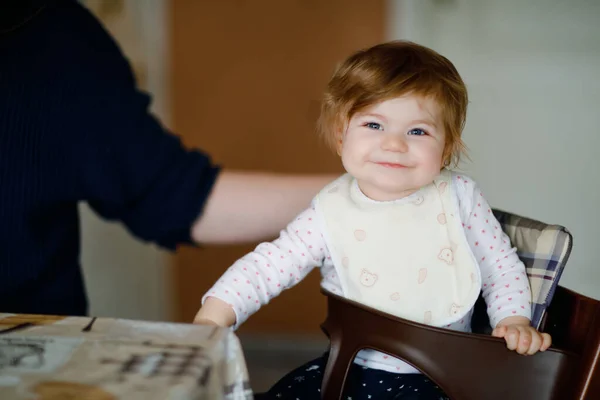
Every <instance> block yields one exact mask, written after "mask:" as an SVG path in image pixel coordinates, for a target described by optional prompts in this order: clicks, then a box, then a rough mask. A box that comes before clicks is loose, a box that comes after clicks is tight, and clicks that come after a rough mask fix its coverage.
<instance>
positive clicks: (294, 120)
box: [171, 0, 385, 334]
mask: <svg viewBox="0 0 600 400" xmlns="http://www.w3.org/2000/svg"><path fill="white" fill-rule="evenodd" d="M171 7H172V10H171V11H172V19H171V27H172V38H171V39H172V46H171V48H172V62H173V64H172V70H171V75H172V79H173V81H172V109H173V123H174V128H175V131H176V132H178V133H179V134H180V135H182V136H183V138H184V141H185V142H186V143H187V144H188V145H191V146H197V147H200V148H202V149H205V150H206V151H208V152H210V153H211V154H212V156H213V157H214V159H215V161H217V162H218V163H220V164H222V165H224V166H226V167H227V168H231V169H234V168H235V169H246V170H272V171H278V172H289V173H316V172H342V169H341V165H340V162H339V160H338V158H337V156H335V155H334V154H332V153H331V152H330V151H329V150H328V149H327V148H326V147H325V145H324V144H322V143H321V142H320V140H319V139H318V137H317V135H316V134H315V122H316V119H317V116H318V110H319V103H320V97H321V93H322V91H323V89H324V86H325V84H326V82H327V80H328V79H329V77H330V75H331V73H332V71H333V68H334V66H335V64H336V63H337V62H339V61H341V60H342V59H343V58H345V57H346V56H347V55H348V54H349V53H350V52H352V51H354V50H356V49H359V48H362V47H366V46H370V45H372V44H375V43H377V42H380V41H382V40H383V38H384V34H385V17H384V1H383V0H369V1H364V0H352V1H350V0H327V1H319V0H296V1H291V0H285V1H282V0H260V1H244V0H220V1H191V0H173V1H172V3H171ZM282 228H283V227H282ZM255 245H256V243H254V244H251V245H248V246H227V247H215V248H204V249H190V248H186V249H182V250H180V251H179V252H178V255H177V257H176V266H175V295H176V302H175V303H176V305H177V306H176V307H177V310H176V313H175V315H176V316H177V318H178V320H182V321H188V322H189V321H190V320H191V319H192V318H193V316H194V314H195V313H196V311H197V309H198V307H199V305H200V299H201V296H202V295H203V294H204V293H205V292H206V291H207V290H208V288H209V287H210V286H211V285H212V284H213V283H214V282H215V281H216V280H217V279H218V277H219V276H220V275H221V274H222V273H223V272H224V271H225V269H226V268H227V267H229V266H230V265H231V264H232V263H233V262H234V261H235V260H236V259H237V258H239V257H240V256H242V255H243V254H245V253H246V252H248V251H250V250H252V249H253V248H254V247H255ZM319 281H320V274H319V271H318V270H317V271H314V272H313V273H312V274H311V275H309V276H308V277H307V278H306V279H305V281H303V282H302V283H301V284H299V285H297V286H296V287H294V288H293V289H292V290H289V291H287V292H285V293H283V294H282V295H281V296H280V297H279V298H277V299H275V300H273V301H272V302H271V304H269V305H268V306H267V307H265V308H263V309H262V310H261V311H259V312H258V313H257V314H256V315H254V316H253V317H252V318H250V320H249V321H248V322H246V323H245V324H244V326H243V327H242V328H241V331H242V332H272V333H306V334H318V332H319V324H320V323H321V322H322V320H323V318H324V316H325V309H324V305H325V301H324V298H323V297H322V296H321V295H320V293H319Z"/></svg>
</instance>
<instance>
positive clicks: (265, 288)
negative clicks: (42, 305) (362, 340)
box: [203, 170, 531, 373]
mask: <svg viewBox="0 0 600 400" xmlns="http://www.w3.org/2000/svg"><path fill="white" fill-rule="evenodd" d="M314 267H321V275H322V281H321V286H322V287H323V288H324V289H326V290H328V291H330V292H332V293H335V294H339V295H342V296H344V297H346V298H348V299H351V300H354V301H358V302H360V303H363V304H365V305H368V306H370V307H373V308H377V309H380V310H382V311H384V312H387V313H390V314H393V315H396V316H399V317H402V318H406V319H410V320H413V321H416V322H420V323H425V324H429V325H432V326H438V327H444V328H448V329H453V330H457V331H463V332H469V331H470V319H471V315H472V311H473V305H474V304H475V301H476V300H477V297H478V296H479V293H480V291H482V290H483V296H484V299H485V301H486V303H487V306H488V314H489V316H490V322H491V324H492V327H494V326H495V325H496V324H497V323H498V322H499V321H500V320H502V319H504V318H506V317H509V316H517V315H518V316H525V317H527V318H531V303H530V300H531V292H530V288H529V284H528V280H527V276H526V274H525V267H524V265H523V263H522V262H521V261H520V260H519V258H518V257H517V255H516V253H515V249H514V248H512V247H511V244H510V241H509V239H508V237H507V236H506V234H505V233H504V232H503V231H502V229H501V227H500V224H499V223H498V221H497V220H496V219H495V217H494V215H493V214H492V211H491V209H490V207H489V205H488V203H487V202H486V200H485V199H484V197H483V195H482V193H481V191H480V190H479V189H478V188H477V185H476V184H475V183H474V181H473V180H472V179H470V178H468V177H466V176H464V175H461V174H457V173H454V172H450V171H448V170H443V171H442V173H441V174H440V176H439V177H438V178H436V179H435V180H434V182H433V183H432V184H430V185H428V186H426V187H424V188H422V189H421V190H419V191H417V192H415V193H413V194H412V195H410V196H407V197H405V198H402V199H399V200H395V201H385V202H379V201H374V200H371V199H369V198H368V197H366V196H365V195H364V194H363V193H362V192H361V190H360V188H359V187H358V184H357V182H356V180H355V179H354V178H352V177H351V176H350V175H348V174H346V175H343V176H342V177H340V178H339V179H337V180H336V181H334V182H332V183H331V184H329V185H328V186H327V187H325V188H324V189H323V190H322V191H321V192H320V193H319V194H318V195H317V196H316V198H315V200H314V201H313V206H312V207H311V208H309V209H307V210H305V211H303V212H302V213H301V214H300V215H299V216H298V217H297V218H296V219H295V220H294V221H292V222H291V223H290V224H289V225H288V226H287V228H286V229H285V230H283V231H282V232H281V234H280V236H279V238H278V239H276V240H274V241H273V242H270V243H262V244H260V245H258V246H257V247H256V249H255V250H254V251H253V252H251V253H249V254H247V255H245V256H244V257H242V258H241V259H239V260H238V261H236V262H235V263H234V264H233V265H232V266H231V267H230V268H229V269H228V270H227V271H226V272H225V274H224V275H223V276H222V277H221V278H220V279H219V281H218V282H217V283H216V284H215V285H214V286H213V287H212V288H211V289H210V290H209V291H208V292H207V293H206V294H205V296H204V298H203V302H204V300H205V299H206V297H208V296H212V297H217V298H219V299H221V300H223V301H225V302H227V303H228V304H230V305H231V306H232V308H233V309H234V311H235V314H236V317H237V319H236V324H235V326H234V328H237V327H239V325H240V324H242V323H243V322H244V321H245V320H246V319H247V318H248V317H249V316H250V315H251V314H253V313H255V312H256V311H258V310H259V309H260V307H261V306H262V305H264V304H267V303H268V302H269V301H270V300H271V299H272V298H273V297H276V296H277V295H278V294H280V293H281V292H282V291H283V290H284V289H288V288H291V287H292V286H294V285H295V284H297V283H298V282H300V280H302V279H303V278H304V277H305V276H306V275H307V274H308V273H309V272H310V271H312V269H313V268H314ZM355 362H356V363H359V364H360V365H363V366H365V367H369V368H376V369H381V370H385V371H390V372H397V373H416V372H418V371H417V370H416V369H414V368H413V367H412V366H410V365H408V364H407V363H405V362H403V361H402V360H399V359H396V358H394V357H390V356H388V355H386V354H383V353H380V352H377V351H375V350H361V351H360V352H359V353H358V355H357V357H356V359H355Z"/></svg>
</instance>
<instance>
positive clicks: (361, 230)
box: [315, 169, 481, 326]
mask: <svg viewBox="0 0 600 400" xmlns="http://www.w3.org/2000/svg"><path fill="white" fill-rule="evenodd" d="M452 185H453V184H452V176H451V172H450V171H448V170H446V169H444V170H442V172H441V174H440V175H439V176H438V177H437V178H436V179H435V180H434V182H433V183H431V184H430V185H427V186H426V187H423V188H422V189H420V190H419V191H417V192H416V193H414V194H412V195H410V196H408V197H406V198H403V199H400V200H396V201H387V202H375V201H373V200H370V199H368V198H367V197H366V196H365V195H364V194H363V193H362V192H361V191H360V188H359V187H358V183H357V182H356V180H355V179H354V178H353V177H352V176H350V175H349V174H346V175H343V176H342V177H340V178H339V179H337V180H336V181H335V182H333V183H332V184H330V185H328V186H327V187H326V188H324V189H323V190H322V191H321V192H320V193H319V194H318V195H317V198H316V202H315V210H316V211H317V215H318V218H319V219H320V220H321V223H322V225H323V228H324V237H325V240H326V243H327V246H328V248H329V251H330V253H331V256H332V259H333V263H334V266H335V268H336V271H337V273H338V275H339V277H340V283H341V286H342V290H343V294H344V296H345V297H347V298H349V299H351V300H354V301H358V302H360V303H363V304H365V305H367V306H370V307H373V308H376V309H379V310H381V311H384V312H387V313H389V314H393V315H395V316H398V317H401V318H405V319H409V320H412V321H416V322H420V323H425V324H429V325H434V326H444V325H447V324H451V323H453V322H456V321H458V320H460V319H461V318H462V317H463V316H464V315H466V314H467V313H468V312H469V310H470V309H471V308H472V307H473V305H474V304H475V301H476V300H477V297H478V296H479V292H480V288H481V276H480V273H479V267H478V265H477V262H476V261H475V258H474V256H473V254H472V252H471V250H470V248H469V245H468V244H467V241H466V237H465V234H464V231H463V228H462V225H461V223H460V221H459V219H458V218H457V217H455V215H458V208H457V205H456V197H455V194H454V190H453V186H452Z"/></svg>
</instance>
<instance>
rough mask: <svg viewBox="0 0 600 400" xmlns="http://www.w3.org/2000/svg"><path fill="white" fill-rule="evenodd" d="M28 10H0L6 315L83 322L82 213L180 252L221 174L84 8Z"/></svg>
mask: <svg viewBox="0 0 600 400" xmlns="http://www.w3.org/2000/svg"><path fill="white" fill-rule="evenodd" d="M3 3H4V2H3ZM8 3H10V1H9V2H8ZM25 3H28V4H31V7H29V8H27V7H21V8H20V9H14V10H11V9H8V8H4V7H5V6H4V5H0V14H1V16H0V312H26V313H53V314H70V315H83V314H85V313H86V312H87V299H86V295H85V289H84V285H83V280H82V273H81V269H80V264H79V258H80V229H79V216H78V211H77V205H78V203H79V202H87V203H88V204H89V205H90V206H91V207H92V208H93V209H94V210H95V211H96V212H97V213H98V214H99V215H101V216H102V217H104V218H106V219H109V220H118V221H121V222H123V223H124V224H125V225H126V226H127V228H128V229H129V231H130V232H132V234H133V235H135V236H137V237H138V238H141V239H142V240H145V241H151V242H154V243H157V244H158V245H160V246H163V247H166V248H169V249H173V248H175V247H176V246H177V245H178V244H180V243H188V242H190V233H189V232H190V227H191V224H192V222H193V221H194V220H195V219H196V218H197V216H198V215H199V213H200V212H201V210H202V206H203V204H204V202H205V200H206V198H207V196H208V194H209V192H210V189H211V187H212V185H213V183H214V180H215V178H216V175H217V172H218V169H217V168H216V167H215V166H213V165H212V164H211V162H210V160H209V158H208V157H207V156H206V155H205V154H202V153H201V152H198V151H189V150H186V149H184V147H183V146H182V144H181V143H180V141H179V139H178V138H177V137H176V136H174V135H172V134H170V133H168V132H167V131H166V130H165V129H164V127H162V126H161V125H160V123H159V122H158V121H157V120H155V119H154V118H153V117H152V115H151V114H149V111H148V106H149V102H150V99H149V97H148V96H147V95H145V94H144V93H141V92H139V91H138V90H136V86H135V81H134V78H133V75H132V72H131V69H130V67H129V64H128V62H127V61H126V59H125V58H124V56H123V55H122V53H121V52H120V50H119V48H118V47H117V45H116V44H115V42H114V41H113V40H112V38H111V37H110V36H109V35H108V34H107V32H106V31H105V30H104V28H103V27H102V26H101V25H100V24H99V22H98V21H97V20H96V19H94V17H93V16H92V15H91V14H90V13H89V12H88V11H87V10H86V9H85V8H83V7H82V6H81V5H79V4H78V3H77V2H75V1H71V0H53V1H45V2H44V1H29V2H28V1H27V0H19V4H21V5H23V4H25ZM4 4H7V3H4ZM11 12H13V14H12V16H11V15H10V13H11Z"/></svg>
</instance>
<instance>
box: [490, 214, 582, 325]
mask: <svg viewBox="0 0 600 400" xmlns="http://www.w3.org/2000/svg"><path fill="white" fill-rule="evenodd" d="M493 212H494V215H495V216H496V218H497V219H498V222H500V224H501V225H502V229H503V230H504V232H506V234H507V235H508V237H509V238H510V241H511V242H512V245H513V246H514V247H516V248H517V254H518V256H519V258H520V259H521V261H523V263H524V264H525V267H526V268H527V275H528V276H529V283H530V286H531V297H532V299H531V305H532V318H531V325H532V326H534V327H535V328H536V329H539V327H540V324H541V322H542V318H543V316H544V312H545V311H546V308H547V307H548V305H549V304H550V301H552V296H554V291H555V290H556V287H557V286H558V280H559V279H560V276H561V274H562V271H563V269H564V268H565V265H566V264H567V260H568V258H569V255H570V254H571V247H572V245H573V237H572V236H571V234H570V233H569V231H568V230H567V229H566V228H564V227H562V226H558V225H548V224H544V223H543V222H539V221H535V220H532V219H529V218H524V217H520V216H518V215H514V214H510V213H507V212H504V211H500V210H493Z"/></svg>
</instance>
